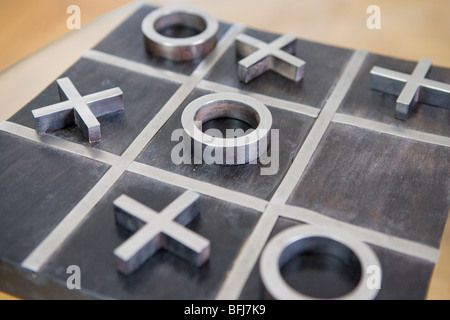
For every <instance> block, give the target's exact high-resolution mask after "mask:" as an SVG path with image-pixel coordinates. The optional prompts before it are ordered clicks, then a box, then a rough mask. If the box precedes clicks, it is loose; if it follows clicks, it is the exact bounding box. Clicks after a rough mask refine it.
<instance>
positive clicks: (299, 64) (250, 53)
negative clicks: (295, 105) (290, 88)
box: [236, 34, 305, 83]
mask: <svg viewBox="0 0 450 320" xmlns="http://www.w3.org/2000/svg"><path fill="white" fill-rule="evenodd" d="M296 41H297V37H296V36H295V35H293V34H286V35H284V36H282V37H280V38H278V39H276V40H274V41H273V42H271V43H270V44H267V43H265V42H263V41H260V40H258V39H255V38H253V37H250V36H248V35H246V34H240V35H239V36H238V37H237V38H236V49H237V53H238V55H240V56H243V57H246V58H244V59H242V60H241V61H239V79H240V80H241V81H242V82H244V83H249V82H250V81H252V80H253V79H255V78H256V77H259V76H260V75H261V74H263V73H264V72H266V71H268V70H272V71H274V72H276V73H278V74H280V75H282V76H284V77H286V78H288V79H291V80H293V81H296V82H298V81H300V80H301V79H302V78H303V73H304V67H305V61H303V60H301V59H299V58H297V57H296V56H294V55H293V54H294V53H295V44H296Z"/></svg>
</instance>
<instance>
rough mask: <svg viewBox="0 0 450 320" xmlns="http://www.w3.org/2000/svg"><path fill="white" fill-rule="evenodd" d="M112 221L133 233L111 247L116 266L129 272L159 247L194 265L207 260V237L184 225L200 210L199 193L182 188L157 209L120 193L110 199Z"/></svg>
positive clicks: (201, 263) (135, 268)
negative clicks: (169, 201) (112, 204)
mask: <svg viewBox="0 0 450 320" xmlns="http://www.w3.org/2000/svg"><path fill="white" fill-rule="evenodd" d="M114 207H115V219H116V223H117V224H118V225H120V226H122V227H124V228H125V229H127V230H129V231H131V232H134V234H133V235H132V236H131V237H130V238H129V239H128V240H127V241H125V242H124V243H123V244H122V245H120V246H119V247H118V248H117V249H116V250H114V255H115V257H116V263H117V268H118V269H119V271H120V272H122V273H123V274H126V275H128V274H131V273H133V272H134V271H135V270H137V269H138V268H139V267H140V266H141V265H142V264H143V263H144V262H145V261H147V259H148V258H150V257H151V256H152V255H153V254H154V253H155V252H156V251H158V250H159V249H160V248H165V249H166V250H168V251H171V252H172V253H174V254H175V255H177V256H179V257H181V258H184V259H185V260H187V261H189V262H191V263H192V264H194V265H196V266H201V265H203V264H204V263H205V262H206V261H208V260H209V256H210V241H209V240H208V239H205V238H204V237H202V236H200V235H198V234H196V233H194V232H193V231H191V230H190V229H188V228H186V227H184V226H185V225H187V224H188V223H190V222H191V221H192V220H193V219H194V218H195V217H197V216H198V214H199V212H200V196H199V195H198V194H197V193H195V192H192V191H186V192H185V193H183V194H182V195H181V196H179V197H178V198H177V199H176V200H175V201H173V202H172V203H171V204H169V205H168V206H167V207H166V208H165V209H164V210H163V211H162V212H161V213H159V214H158V213H156V212H155V211H153V210H152V209H150V208H148V207H146V206H144V205H143V204H141V203H140V202H138V201H136V200H134V199H132V198H130V197H128V196H126V195H121V196H120V197H119V198H117V199H116V200H115V201H114Z"/></svg>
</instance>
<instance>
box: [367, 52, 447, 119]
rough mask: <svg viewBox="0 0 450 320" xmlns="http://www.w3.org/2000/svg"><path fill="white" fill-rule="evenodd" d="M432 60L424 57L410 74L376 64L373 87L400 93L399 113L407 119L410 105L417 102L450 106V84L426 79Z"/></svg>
mask: <svg viewBox="0 0 450 320" xmlns="http://www.w3.org/2000/svg"><path fill="white" fill-rule="evenodd" d="M431 64H432V61H431V60H430V59H425V58H422V59H420V61H419V63H418V65H417V66H416V68H415V69H414V72H413V73H412V74H411V75H409V74H405V73H401V72H397V71H393V70H389V69H384V68H380V67H373V68H372V70H371V71H370V73H371V75H372V79H371V85H370V86H371V88H372V89H375V90H378V91H381V92H384V93H388V94H392V95H396V96H398V99H397V105H396V107H395V117H396V118H397V119H400V120H407V119H408V116H409V111H410V107H411V106H413V104H415V103H417V102H422V103H425V104H429V105H432V106H437V107H443V108H447V109H448V108H450V84H446V83H442V82H438V81H434V80H430V79H426V78H425V76H426V75H427V73H428V71H429V70H430V67H431Z"/></svg>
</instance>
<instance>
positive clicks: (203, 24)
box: [141, 6, 219, 61]
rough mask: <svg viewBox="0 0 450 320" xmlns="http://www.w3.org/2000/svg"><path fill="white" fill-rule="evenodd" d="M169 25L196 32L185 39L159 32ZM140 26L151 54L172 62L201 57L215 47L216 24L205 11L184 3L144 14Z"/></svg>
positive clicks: (217, 27)
mask: <svg viewBox="0 0 450 320" xmlns="http://www.w3.org/2000/svg"><path fill="white" fill-rule="evenodd" d="M171 27H185V28H191V29H194V30H196V31H198V32H199V33H198V34H196V35H194V36H191V37H185V38H175V37H169V36H165V35H163V34H162V31H163V30H164V29H167V28H171ZM141 28H142V33H143V34H144V38H145V44H146V48H147V51H148V52H149V53H150V54H152V55H154V56H156V57H160V58H165V59H168V60H173V61H191V60H195V59H198V58H201V57H204V56H205V55H206V54H208V53H209V52H210V51H211V50H212V49H213V48H214V46H215V45H216V35H217V31H218V30H219V23H218V21H217V20H216V19H215V18H214V17H213V16H212V15H210V14H209V13H208V12H206V11H203V10H200V9H197V8H192V7H187V6H170V7H164V8H160V9H157V10H155V11H153V12H151V13H150V14H149V15H147V16H146V17H145V18H144V20H143V21H142V26H141Z"/></svg>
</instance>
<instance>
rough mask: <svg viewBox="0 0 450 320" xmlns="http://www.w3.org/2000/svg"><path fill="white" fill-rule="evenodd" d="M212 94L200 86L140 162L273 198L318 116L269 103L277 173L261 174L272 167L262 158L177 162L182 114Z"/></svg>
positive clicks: (145, 152) (263, 197) (144, 152)
mask: <svg viewBox="0 0 450 320" xmlns="http://www.w3.org/2000/svg"><path fill="white" fill-rule="evenodd" d="M209 93H211V92H209V91H205V90H200V89H196V90H195V91H194V92H193V93H192V94H191V95H190V96H189V98H188V99H187V100H186V101H185V102H184V103H183V104H182V105H181V106H180V107H179V108H178V110H177V111H176V112H175V113H174V114H173V116H172V117H171V119H170V120H169V121H168V122H167V123H166V124H165V125H164V127H163V128H162V129H161V131H160V132H159V133H158V134H157V135H156V136H155V137H154V139H153V140H152V141H151V142H150V144H149V145H148V146H147V148H146V149H145V150H144V151H143V152H142V154H141V156H140V157H139V158H138V159H137V161H138V162H142V163H145V164H148V165H151V166H155V167H158V168H161V169H164V170H167V171H170V172H174V173H177V174H181V175H184V176H187V177H191V178H194V179H198V180H201V181H204V182H208V183H212V184H215V185H218V186H221V187H224V188H227V189H231V190H235V191H239V192H242V193H246V194H249V195H252V196H255V197H258V198H261V199H265V200H269V199H270V197H271V195H272V194H273V192H274V191H275V190H276V188H277V186H278V184H279V183H280V182H281V179H282V178H283V176H284V175H285V173H286V171H287V170H288V168H289V165H290V163H291V161H292V159H293V157H294V155H295V154H296V152H297V151H298V149H299V148H300V146H301V144H302V142H303V140H304V139H305V137H306V135H307V133H308V132H309V129H310V128H311V125H312V123H313V120H314V119H313V118H311V117H308V116H305V115H302V114H297V113H293V112H289V111H284V110H280V109H277V108H273V107H270V106H268V107H269V110H271V112H272V116H273V126H272V128H273V129H278V130H279V142H280V145H279V151H280V152H279V169H278V170H277V171H276V172H274V173H275V174H274V175H266V176H263V175H261V167H270V165H262V164H261V163H260V161H257V163H256V164H246V165H238V166H226V165H218V164H214V165H208V164H206V163H204V162H203V164H199V165H194V164H179V165H177V164H174V163H173V161H172V158H171V152H172V149H173V148H174V147H175V146H177V145H178V144H180V143H181V142H180V141H181V140H176V141H171V137H172V133H173V132H174V131H175V130H177V129H181V128H182V125H181V114H182V112H183V110H184V108H185V107H186V105H187V104H189V103H190V102H191V101H193V100H195V99H196V98H198V97H200V96H203V95H206V94H209ZM274 159H275V158H274ZM274 162H275V161H274ZM274 162H273V163H274ZM192 163H193V160H192ZM271 165H272V164H271ZM273 166H274V167H273V168H274V169H275V168H277V167H278V166H275V164H273ZM236 179H238V180H236Z"/></svg>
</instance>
